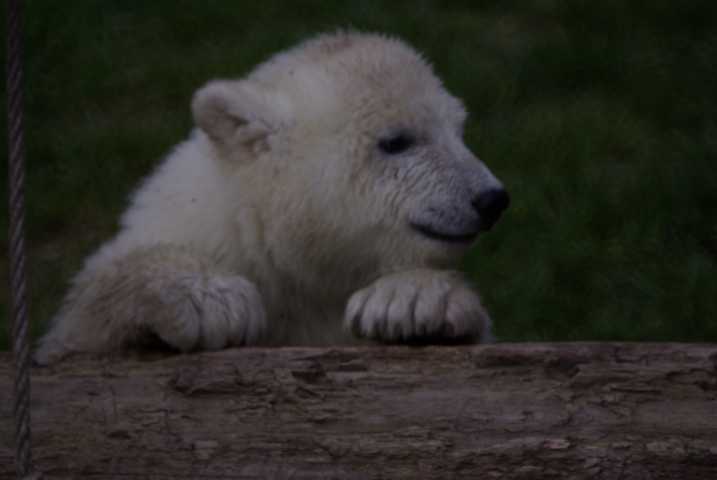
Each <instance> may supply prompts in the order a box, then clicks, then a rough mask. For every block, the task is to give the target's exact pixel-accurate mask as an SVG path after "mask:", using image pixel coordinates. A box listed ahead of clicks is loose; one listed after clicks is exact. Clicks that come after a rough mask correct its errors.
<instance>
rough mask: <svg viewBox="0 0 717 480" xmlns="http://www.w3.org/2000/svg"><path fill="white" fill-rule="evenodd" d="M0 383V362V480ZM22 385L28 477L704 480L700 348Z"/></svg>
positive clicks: (378, 352) (710, 359) (235, 361)
mask: <svg viewBox="0 0 717 480" xmlns="http://www.w3.org/2000/svg"><path fill="white" fill-rule="evenodd" d="M11 375H12V371H11V366H10V356H9V355H8V354H0V479H10V478H14V470H13V462H12V452H13V450H12V431H13V423H12V418H11V398H10V392H11V391H12V377H11ZM32 375H33V385H32V420H33V447H34V458H35V464H36V467H37V469H38V470H40V471H41V472H44V475H45V478H79V477H82V478H93V479H100V478H123V479H170V478H172V479H174V478H176V479H190V478H192V479H216V478H239V479H258V478H275V479H320V478H347V479H365V478H369V479H374V478H375V479H379V478H381V479H418V478H427V479H462V478H466V479H468V478H470V479H475V478H480V479H543V478H551V479H554V478H570V479H582V478H591V479H592V478H597V479H610V480H613V479H648V478H649V479H658V478H664V479H717V345H696V344H613V343H595V344H581V343H573V344H498V345H490V346H462V347H455V346H453V347H357V348H279V349H256V348H245V349H234V350H226V351H222V352H217V353H202V354H192V355H176V356H159V355H149V356H148V355H145V356H142V357H140V356H137V355H134V356H132V357H124V358H119V359H118V358H115V359H91V358H75V359H71V360H69V361H66V362H64V363H61V364H59V365H57V366H54V367H49V368H34V369H33V372H32Z"/></svg>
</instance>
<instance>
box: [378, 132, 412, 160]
mask: <svg viewBox="0 0 717 480" xmlns="http://www.w3.org/2000/svg"><path fill="white" fill-rule="evenodd" d="M415 143H416V140H415V139H414V138H413V137H412V136H411V135H410V134H408V133H405V132H403V133H397V134H396V135H392V136H390V137H387V138H382V139H381V140H379V141H378V148H380V149H381V151H382V152H383V153H387V154H389V155H397V154H399V153H403V152H405V151H406V150H408V149H409V148H411V147H412V146H413V145H414V144H415Z"/></svg>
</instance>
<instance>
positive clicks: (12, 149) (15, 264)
mask: <svg viewBox="0 0 717 480" xmlns="http://www.w3.org/2000/svg"><path fill="white" fill-rule="evenodd" d="M21 56H22V38H21V31H20V0H8V2H7V96H8V98H7V100H8V101H7V105H8V112H7V114H8V181H9V209H10V212H9V213H10V235H9V257H10V297H11V302H12V309H11V312H12V313H11V315H12V316H11V319H12V323H11V324H12V342H13V359H14V366H15V385H14V387H15V388H14V392H13V393H14V396H13V412H14V415H15V463H16V468H17V475H18V478H27V477H30V476H31V472H32V452H31V450H30V372H29V366H30V346H29V344H28V341H27V331H28V325H27V324H28V322H27V298H26V297H27V292H26V282H25V238H24V236H23V230H24V223H25V199H24V193H25V192H24V184H25V170H24V165H23V160H24V156H25V148H24V142H23V128H22V123H23V122H22V120H23V119H22V85H21V84H22V63H21Z"/></svg>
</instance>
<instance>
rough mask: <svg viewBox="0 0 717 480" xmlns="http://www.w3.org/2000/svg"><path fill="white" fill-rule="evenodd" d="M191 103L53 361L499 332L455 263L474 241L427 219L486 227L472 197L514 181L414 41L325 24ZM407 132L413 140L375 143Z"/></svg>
mask: <svg viewBox="0 0 717 480" xmlns="http://www.w3.org/2000/svg"><path fill="white" fill-rule="evenodd" d="M192 110H193V114H194V119H195V122H196V124H197V126H198V128H197V129H196V130H195V131H194V132H193V133H192V134H191V136H190V137H189V139H188V140H187V141H185V142H183V143H181V144H180V145H179V146H177V147H176V149H175V150H174V151H173V152H172V153H171V154H170V155H169V156H168V157H167V158H166V159H165V160H164V162H163V163H162V164H161V165H160V166H159V167H158V169H157V170H156V171H155V172H154V173H153V174H152V175H151V176H149V177H148V179H147V180H146V181H145V182H144V183H143V184H142V185H141V187H140V188H139V189H138V190H137V192H136V193H135V194H134V196H133V197H132V200H131V205H130V207H129V209H128V210H127V212H126V213H125V214H124V216H123V217H122V222H121V225H122V228H121V230H120V232H119V233H118V234H117V235H116V236H115V237H114V238H113V239H111V240H110V241H109V242H107V243H106V244H105V245H103V246H102V247H101V248H100V249H99V250H98V251H97V252H96V253H95V254H93V255H92V256H90V257H89V258H88V259H87V260H86V262H85V265H84V267H83V269H82V271H81V272H80V273H79V274H78V275H77V277H76V278H75V279H74V280H73V284H72V287H71V289H70V292H69V294H68V296H67V298H66V300H65V302H64V305H63V307H62V308H61V310H60V312H59V313H58V314H57V316H56V317H55V318H54V320H53V325H52V328H51V330H50V331H49V333H47V335H45V337H43V338H42V340H41V342H40V346H39V349H38V351H37V354H36V360H37V361H38V362H40V363H48V362H52V361H55V360H57V359H59V358H62V357H63V356H65V355H67V354H69V353H71V352H75V351H89V352H107V351H112V350H117V349H119V348H122V347H125V346H128V345H132V344H134V343H137V342H141V340H142V338H143V337H144V336H145V335H147V334H148V333H153V334H155V335H157V336H159V337H160V338H161V339H162V340H164V342H166V343H168V344H169V345H171V346H174V347H176V348H178V349H180V350H182V351H189V350H195V349H208V350H213V349H220V348H224V347H227V346H231V345H245V344H273V345H276V344H327V343H337V342H347V341H351V338H353V337H352V335H351V331H353V332H354V333H355V334H356V335H357V336H359V337H367V338H372V339H378V340H387V341H401V340H411V339H416V338H419V339H420V338H422V337H436V336H439V337H461V336H466V335H467V336H471V337H475V338H477V339H483V340H486V339H488V338H490V320H489V318H488V316H487V314H486V313H485V311H484V309H483V307H482V306H481V304H480V300H479V299H478V296H477V295H476V294H475V293H474V292H473V291H472V290H471V289H470V288H469V287H468V286H467V284H466V283H465V281H464V280H463V279H462V277H461V276H460V275H459V274H458V273H456V272H453V271H451V270H450V268H453V267H454V266H455V265H456V264H457V263H458V262H459V261H460V259H461V257H462V255H463V254H464V253H465V252H466V250H467V249H468V248H469V247H470V244H471V242H451V241H441V240H437V239H435V238H428V237H426V236H425V235H423V234H421V233H420V232H419V231H417V230H416V228H413V227H412V225H414V226H415V225H421V226H423V227H425V228H428V229H429V230H431V231H438V232H440V233H442V234H446V235H451V236H452V235H462V234H465V233H466V232H469V233H470V234H473V233H474V231H475V232H477V230H476V229H477V228H478V227H479V226H480V217H479V216H477V215H476V213H475V211H474V209H473V207H472V206H471V199H473V198H474V197H475V195H476V194H478V193H480V192H481V191H485V190H487V189H491V188H500V183H499V182H498V180H496V179H495V177H494V176H493V175H492V174H491V173H490V171H489V170H488V169H487V168H486V167H485V166H484V165H483V164H482V163H481V162H480V161H479V160H478V159H476V158H475V157H474V156H473V155H472V154H471V152H470V151H468V149H467V148H466V147H465V145H464V144H463V142H462V140H461V135H462V126H463V122H464V120H465V117H466V113H465V111H464V108H463V106H462V105H461V103H460V101H459V100H458V99H456V98H455V97H453V96H451V95H450V94H448V93H447V92H446V91H445V90H444V89H443V87H442V86H441V83H440V81H439V80H438V79H437V78H436V77H435V76H434V75H433V73H432V71H431V68H430V67H429V66H428V65H427V64H426V62H425V61H424V60H423V59H422V58H421V57H420V56H419V55H417V54H416V53H415V52H414V51H413V50H412V49H410V48H409V47H408V46H406V45H405V44H404V43H402V42H401V41H399V40H396V39H392V38H387V37H384V36H381V35H374V34H361V33H341V32H340V33H336V34H332V35H323V36H319V37H317V38H315V39H313V40H310V41H308V42H305V43H303V44H300V45H299V46H297V47H295V48H293V49H290V50H288V51H286V52H284V53H280V54H278V55H276V56H274V57H272V58H271V59H269V60H268V61H267V62H265V63H264V64H262V65H260V66H258V67H257V68H256V69H255V70H254V71H253V72H251V73H250V74H249V75H248V76H247V77H245V78H243V79H240V80H218V81H212V82H209V83H208V84H207V85H206V86H205V87H203V88H202V89H200V90H199V91H198V92H197V93H196V94H195V96H194V100H193V102H192ZM397 132H409V134H410V136H411V138H412V139H413V140H415V142H414V143H413V144H412V146H411V147H410V148H409V149H407V150H406V151H404V152H400V153H398V154H395V155H393V154H392V155H389V154H386V153H385V152H384V151H382V150H381V149H380V148H379V147H377V144H378V142H379V141H381V139H385V138H392V137H395V135H396V134H397ZM446 269H449V270H446ZM349 298H350V299H351V300H350V301H349ZM347 305H348V311H347V314H346V315H344V310H346V308H347ZM344 316H345V324H346V326H348V327H349V328H344V325H343V323H344V322H342V321H341V318H342V317H344Z"/></svg>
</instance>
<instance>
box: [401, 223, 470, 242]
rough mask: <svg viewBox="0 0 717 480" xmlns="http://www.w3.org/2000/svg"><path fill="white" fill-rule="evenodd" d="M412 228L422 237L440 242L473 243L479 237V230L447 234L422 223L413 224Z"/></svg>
mask: <svg viewBox="0 0 717 480" xmlns="http://www.w3.org/2000/svg"><path fill="white" fill-rule="evenodd" d="M411 227H413V229H414V230H416V231H417V232H418V233H420V234H421V235H423V236H425V237H428V238H430V239H431V240H437V241H440V242H448V243H471V242H472V241H473V240H475V238H476V237H477V236H478V230H475V231H471V232H465V233H446V232H439V231H438V230H436V229H435V228H433V227H432V226H430V225H423V224H420V223H411Z"/></svg>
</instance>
